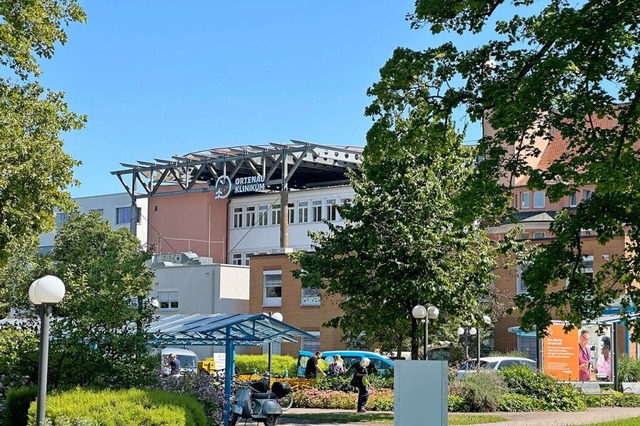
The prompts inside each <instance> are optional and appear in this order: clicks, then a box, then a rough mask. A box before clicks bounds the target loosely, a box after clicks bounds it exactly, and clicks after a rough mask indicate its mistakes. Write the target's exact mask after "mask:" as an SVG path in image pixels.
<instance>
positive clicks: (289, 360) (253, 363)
mask: <svg viewBox="0 0 640 426" xmlns="http://www.w3.org/2000/svg"><path fill="white" fill-rule="evenodd" d="M296 363H297V360H296V359H295V358H294V357H292V356H289V355H272V356H271V373H272V374H273V376H281V377H284V376H285V375H289V376H290V377H296ZM268 368H269V356H268V355H266V354H263V355H236V373H237V374H252V373H254V372H256V373H258V374H262V373H264V372H266V371H267V370H268Z"/></svg>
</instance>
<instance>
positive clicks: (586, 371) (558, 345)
mask: <svg viewBox="0 0 640 426" xmlns="http://www.w3.org/2000/svg"><path fill="white" fill-rule="evenodd" d="M562 327H563V324H552V325H551V326H550V327H549V336H547V337H546V338H545V339H544V341H543V348H542V350H543V359H544V362H543V368H544V372H545V373H547V374H549V375H550V376H552V377H554V378H555V379H557V380H567V381H581V382H586V381H599V382H612V381H613V371H612V368H611V367H612V364H611V359H612V357H613V352H612V344H611V327H610V326H608V327H605V328H604V330H603V331H599V330H598V326H596V325H586V326H583V327H581V328H579V329H573V330H571V331H570V332H568V333H565V332H564V330H563V328H562Z"/></svg>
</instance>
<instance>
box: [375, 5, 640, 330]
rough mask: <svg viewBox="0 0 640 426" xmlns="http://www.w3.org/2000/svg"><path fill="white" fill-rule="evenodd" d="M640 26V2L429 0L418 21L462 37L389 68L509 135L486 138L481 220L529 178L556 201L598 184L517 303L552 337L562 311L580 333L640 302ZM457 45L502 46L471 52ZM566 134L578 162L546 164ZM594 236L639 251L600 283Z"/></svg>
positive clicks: (402, 56) (529, 321)
mask: <svg viewBox="0 0 640 426" xmlns="http://www.w3.org/2000/svg"><path fill="white" fill-rule="evenodd" d="M639 17H640V3H639V2H637V1H635V0H620V1H615V2H614V1H601V0H585V1H580V2H569V1H566V0H548V1H535V2H534V1H532V0H525V1H515V0H514V1H503V0H480V1H476V0H463V1H452V0H417V1H416V8H415V13H413V14H412V15H411V16H410V17H409V18H410V20H411V21H412V25H413V26H414V27H415V28H426V29H428V30H429V31H431V32H432V33H433V34H438V33H448V34H449V35H450V37H451V39H452V41H451V42H448V43H445V44H443V45H441V46H438V47H434V48H429V49H425V50H423V51H414V50H410V49H405V48H399V49H397V50H396V51H395V52H394V54H393V56H392V58H391V59H390V60H389V61H388V63H387V64H386V65H385V67H384V69H383V71H384V72H386V73H387V75H386V77H383V81H385V82H386V83H387V84H388V85H390V86H394V85H397V82H398V81H400V82H402V81H404V80H405V78H406V76H407V75H414V76H417V78H416V79H415V80H414V82H413V84H412V85H410V86H407V85H405V87H404V88H403V90H402V91H398V92H397V96H398V97H419V98H420V99H421V101H420V103H417V102H414V103H413V105H414V107H415V108H418V109H422V110H423V111H425V112H431V113H432V114H447V113H451V112H453V111H456V112H460V111H463V112H464V113H466V114H467V117H468V118H469V119H470V120H471V121H476V122H480V121H482V120H484V121H485V122H487V123H489V124H490V126H491V127H492V128H493V129H496V133H495V134H492V133H491V134H486V135H485V136H484V137H483V138H482V139H481V140H480V141H479V146H478V149H479V154H480V155H482V156H483V158H484V161H483V162H481V163H480V164H479V166H478V168H477V170H476V173H475V174H474V176H472V179H470V180H469V182H468V183H467V184H466V187H467V196H466V197H463V198H462V200H466V201H467V204H466V209H465V211H466V212H467V213H468V214H469V215H472V216H478V215H480V216H484V217H490V216H493V217H500V216H504V215H505V214H506V213H507V209H506V206H507V203H508V200H509V198H510V190H511V182H513V178H514V177H519V176H529V180H528V185H529V187H530V188H535V189H539V190H544V191H546V193H547V196H548V197H549V199H550V200H551V201H552V202H553V201H557V200H559V199H560V198H561V197H563V196H566V195H568V194H570V193H572V192H573V191H575V190H579V189H580V188H581V187H583V186H584V185H595V192H594V196H593V197H592V198H591V199H590V200H588V201H585V202H583V203H582V204H581V205H580V206H579V207H578V209H577V211H576V212H575V213H572V214H569V213H567V212H565V213H563V214H561V215H560V216H557V217H556V221H555V223H554V224H553V225H552V229H551V230H552V232H553V233H554V234H555V235H556V236H557V239H555V241H553V242H552V243H550V244H548V245H546V246H544V247H540V249H539V250H538V251H537V252H536V254H535V256H533V257H532V258H531V259H530V261H531V262H530V265H529V268H528V269H527V273H526V275H525V280H526V282H527V286H528V289H529V294H528V295H526V296H521V297H518V298H517V300H516V303H517V306H518V307H519V308H520V313H521V320H522V324H523V325H524V327H526V328H528V327H532V326H537V329H538V330H539V331H540V332H541V333H542V332H543V330H544V329H545V328H546V326H547V325H548V324H549V323H550V321H551V318H552V315H557V316H558V317H559V318H561V319H564V320H567V321H569V322H570V324H572V325H578V324H579V323H580V322H581V321H582V320H587V319H594V318H595V317H597V316H598V315H600V314H601V313H602V312H603V309H604V308H605V307H606V306H607V305H608V304H610V303H611V302H612V301H614V300H616V299H620V300H621V302H622V304H623V307H624V308H626V307H627V306H629V305H636V306H637V305H638V304H639V303H640V290H639V289H638V287H636V286H635V285H634V283H636V282H637V281H638V276H639V274H640V252H639V251H638V242H639V239H640V223H639V222H638V217H639V216H640V204H639V203H640V196H639V194H640V179H639V177H640V162H639V161H638V160H639V159H638V140H639V139H640V121H639V119H640V106H639V96H640V89H639V88H640V84H639V83H640V81H639V79H640V56H639V55H638V48H639V43H640V26H639V25H638V20H639ZM489 32H490V33H491V35H490V37H486V34H487V33H489ZM456 36H459V37H460V38H459V40H460V41H462V40H463V39H464V41H465V42H467V43H468V42H469V40H483V39H487V40H489V41H487V42H486V43H485V44H479V45H477V47H475V48H470V49H468V50H460V49H458V48H457V47H456V44H457V43H456V42H455V40H454V39H455V37H456ZM401 85H402V83H401ZM603 118H609V119H610V120H609V122H613V123H614V125H613V126H611V125H608V126H605V125H603V121H601V119H603ZM558 136H560V137H561V138H562V140H564V141H566V147H564V154H563V155H562V156H560V157H559V158H557V159H555V160H554V161H553V162H552V163H551V164H549V165H548V167H544V168H543V169H537V168H534V167H533V165H534V163H533V162H531V161H528V160H530V159H531V158H532V157H535V156H538V155H539V154H540V145H539V144H538V145H537V144H536V143H535V140H534V138H536V137H538V138H547V140H548V141H550V142H552V141H553V138H554V137H558ZM557 140H558V139H557ZM557 140H556V142H557ZM384 143H386V142H385V140H384V139H381V140H380V142H379V143H378V145H380V144H384ZM552 143H553V142H552ZM582 229H593V230H595V231H596V232H597V235H598V237H597V238H598V243H600V244H607V243H608V242H610V241H611V240H612V239H613V238H618V237H623V236H625V237H626V238H627V239H628V243H627V252H626V253H625V254H624V255H620V256H617V257H614V258H612V259H611V260H610V261H609V263H608V264H607V265H606V266H605V267H604V268H602V270H601V271H600V273H598V274H596V276H595V277H593V278H590V277H588V276H585V275H584V274H581V273H580V269H581V264H582V260H583V255H584V253H583V251H582V240H581V238H580V231H581V230H582ZM558 281H561V282H563V283H564V282H565V281H566V282H567V285H566V286H564V285H562V286H556V284H557V283H558ZM623 311H624V312H626V309H623ZM635 337H640V327H635Z"/></svg>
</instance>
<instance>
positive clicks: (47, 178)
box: [0, 0, 86, 300]
mask: <svg viewBox="0 0 640 426" xmlns="http://www.w3.org/2000/svg"><path fill="white" fill-rule="evenodd" d="M85 19H86V18H85V14H84V12H83V11H82V9H81V8H80V6H79V5H78V4H77V1H76V0H35V1H34V0H12V1H1V2H0V66H1V67H2V68H3V71H4V72H2V76H1V77H0V170H2V171H1V172H0V268H2V267H4V266H5V265H6V263H7V260H8V259H9V257H10V256H12V255H14V254H15V249H16V248H23V247H26V246H29V244H27V243H26V241H30V242H34V241H36V240H37V237H38V235H39V234H41V233H45V232H49V231H51V230H53V229H54V215H53V211H54V209H55V208H59V209H61V210H64V211H68V210H70V209H71V207H72V203H71V199H70V195H69V193H68V192H67V188H68V187H69V186H70V185H72V184H76V183H77V182H76V181H74V179H73V167H74V166H77V165H78V164H79V162H77V161H76V160H74V159H73V158H71V157H70V156H69V155H68V154H67V153H65V152H64V151H63V141H62V138H61V133H63V132H68V131H71V130H75V129H80V128H82V127H83V125H84V122H85V121H86V118H85V117H83V116H79V115H76V114H74V113H71V112H69V110H68V108H67V105H66V104H65V103H64V97H63V94H62V93H59V92H52V91H49V90H45V88H43V87H42V86H41V85H40V84H39V83H38V80H37V79H38V77H39V76H40V74H41V70H40V67H39V65H38V58H45V59H48V58H51V57H52V55H53V53H54V50H55V47H56V44H64V43H65V42H66V40H67V36H66V33H65V31H64V26H65V25H68V24H70V23H73V22H84V21H85ZM11 72H13V74H14V76H15V77H17V80H14V79H12V78H10V77H8V76H10V75H11ZM16 239H19V240H22V241H18V242H16V241H15V240H16ZM1 290H2V289H0V291H1ZM0 296H2V295H1V294H0ZM1 299H2V298H1V297H0V300H1Z"/></svg>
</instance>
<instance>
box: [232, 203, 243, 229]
mask: <svg viewBox="0 0 640 426" xmlns="http://www.w3.org/2000/svg"><path fill="white" fill-rule="evenodd" d="M243 216H244V209H243V208H242V207H234V208H233V227H234V228H242V217H243Z"/></svg>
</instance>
